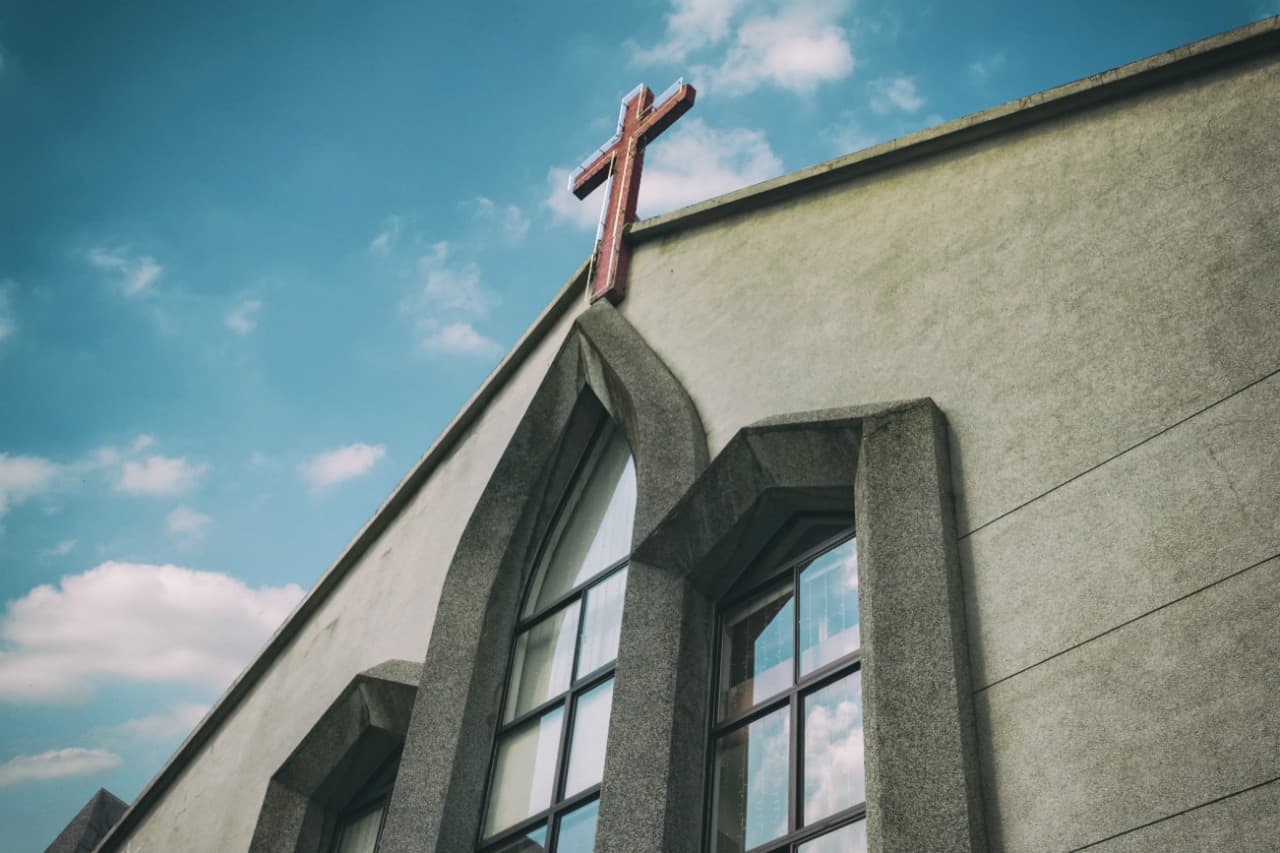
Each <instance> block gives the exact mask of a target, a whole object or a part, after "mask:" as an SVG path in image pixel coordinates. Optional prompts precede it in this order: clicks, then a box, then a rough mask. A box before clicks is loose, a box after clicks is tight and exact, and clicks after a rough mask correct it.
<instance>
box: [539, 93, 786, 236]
mask: <svg viewBox="0 0 1280 853" xmlns="http://www.w3.org/2000/svg"><path fill="white" fill-rule="evenodd" d="M782 170H783V166H782V160H781V159H779V158H778V155H776V154H775V153H774V152H773V149H772V148H770V146H769V141H768V140H767V139H766V138H765V134H764V132H763V131H760V130H750V129H747V128H741V127H737V128H727V129H723V130H722V129H718V128H713V127H711V126H709V125H707V124H706V123H705V122H703V121H702V119H700V118H697V117H696V116H695V117H691V118H686V119H684V120H683V121H682V122H681V123H680V124H678V125H676V126H675V128H673V129H672V130H671V131H670V132H669V133H668V134H665V135H664V136H663V137H662V139H661V140H660V141H659V142H658V143H656V144H655V145H654V146H653V148H652V149H650V150H649V151H647V152H646V154H645V167H644V181H643V182H642V183H641V185H640V203H639V214H640V216H642V217H644V216H656V215H657V214H659V213H666V212H667V211H671V210H675V209H676V208H679V207H684V206H685V205H688V204H693V203H694V202H699V201H704V200H705V199H708V198H711V197H713V196H717V195H721V194H723V193H727V192H732V191H733V190H736V189H741V188H742V187H745V186H749V185H751V184H755V183H759V182H760V181H765V180H768V179H769V178H773V177H776V176H777V175H780V174H781V173H782ZM569 171H570V170H569V169H565V168H559V169H552V170H551V171H550V173H549V174H548V176H547V197H546V200H545V202H544V203H545V205H546V206H547V208H548V209H550V211H551V214H552V216H553V217H554V218H555V219H556V220H557V221H559V222H564V223H567V224H570V225H573V226H575V227H578V228H581V229H583V230H586V229H589V228H595V227H596V223H597V222H598V220H599V216H600V208H601V205H603V204H604V194H603V190H598V191H597V192H596V193H594V194H592V195H591V196H590V197H588V198H587V199H586V200H584V201H579V200H578V199H577V198H576V197H574V196H573V195H572V194H571V193H569V192H568V191H567V190H566V189H565V183H566V181H567V179H568V177H569Z"/></svg>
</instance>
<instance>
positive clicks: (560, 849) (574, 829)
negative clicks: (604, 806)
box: [556, 800, 600, 853]
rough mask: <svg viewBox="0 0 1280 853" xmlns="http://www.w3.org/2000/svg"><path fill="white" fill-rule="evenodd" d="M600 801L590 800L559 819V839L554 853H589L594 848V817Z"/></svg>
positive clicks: (596, 814) (598, 810)
mask: <svg viewBox="0 0 1280 853" xmlns="http://www.w3.org/2000/svg"><path fill="white" fill-rule="evenodd" d="M599 813H600V801H599V800H592V801H591V802H589V803H587V804H586V805H585V806H583V807H582V808H580V809H577V810H575V811H571V812H569V813H568V814H567V815H565V816H564V817H562V818H560V838H559V840H558V841H557V842H556V853H591V851H592V850H594V849H595V846H596V817H597V816H598V815H599Z"/></svg>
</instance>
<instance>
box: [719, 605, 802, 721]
mask: <svg viewBox="0 0 1280 853" xmlns="http://www.w3.org/2000/svg"><path fill="white" fill-rule="evenodd" d="M792 598H793V596H792V590H791V585H790V584H787V585H786V586H784V587H782V588H779V589H773V590H770V591H769V592H767V593H764V594H762V595H758V596H756V597H755V598H753V599H751V600H750V601H748V602H746V603H745V604H742V605H740V606H738V607H736V608H734V609H733V610H732V611H730V612H729V613H728V614H727V615H726V616H725V619H724V637H723V638H722V640H721V642H722V644H723V648H722V649H721V652H720V660H721V663H720V685H721V687H720V719H724V718H726V717H733V716H737V715H738V714H739V713H741V712H743V711H746V710H747V709H748V708H751V707H752V706H754V705H757V704H759V703H760V702H761V701H762V700H764V699H767V698H769V697H770V696H772V695H773V694H775V693H777V692H778V691H779V690H785V689H786V688H788V687H790V686H791V682H792V674H793V673H792V665H793V664H792V645H793V643H794V640H795V638H794V635H793V631H794V623H793V621H792V620H793V616H792V614H793V613H794V612H795V611H794V609H793V608H792V605H791V600H792Z"/></svg>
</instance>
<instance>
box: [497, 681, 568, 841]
mask: <svg viewBox="0 0 1280 853" xmlns="http://www.w3.org/2000/svg"><path fill="white" fill-rule="evenodd" d="M563 718H564V708H562V707H561V708H556V709H555V710H554V711H550V712H548V713H546V714H543V715H542V716H541V717H539V718H538V719H536V720H530V721H529V722H527V723H525V724H524V725H522V726H520V727H519V728H517V729H516V730H515V731H513V732H511V733H510V734H507V735H504V736H503V738H502V741H501V742H500V743H499V745H498V760H497V762H496V764H495V765H494V769H493V787H492V789H491V790H490V792H489V814H488V817H487V819H486V820H485V825H484V834H485V835H486V836H490V835H493V834H494V833H495V832H500V831H502V830H504V829H506V828H507V827H508V826H513V825H515V824H517V823H519V822H520V821H522V820H524V819H525V818H527V817H529V816H530V815H532V814H536V813H537V812H540V811H542V810H543V809H545V808H546V807H547V806H549V805H551V791H552V788H553V787H554V783H555V772H556V753H557V752H559V750H560V724H561V722H562V721H563Z"/></svg>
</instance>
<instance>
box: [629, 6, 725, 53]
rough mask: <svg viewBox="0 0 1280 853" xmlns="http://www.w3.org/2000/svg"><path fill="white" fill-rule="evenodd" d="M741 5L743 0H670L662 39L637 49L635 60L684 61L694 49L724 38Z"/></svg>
mask: <svg viewBox="0 0 1280 853" xmlns="http://www.w3.org/2000/svg"><path fill="white" fill-rule="evenodd" d="M744 5H745V3H744V0H673V2H672V4H671V6H672V9H671V11H670V12H668V13H667V16H666V17H667V32H666V38H665V40H664V41H662V42H661V43H659V44H657V45H654V46H653V47H651V48H645V49H636V50H635V52H634V59H635V61H636V62H638V63H641V64H644V65H649V64H659V63H664V64H667V63H680V62H684V61H685V60H686V59H688V58H689V55H690V54H691V53H693V52H694V51H697V50H699V49H701V48H703V47H706V46H707V45H713V44H716V43H718V42H721V41H723V40H724V39H725V38H726V37H727V36H728V35H729V22H730V21H731V20H732V19H733V17H734V14H735V13H736V12H737V11H738V10H740V9H741V8H742V7H743V6H744Z"/></svg>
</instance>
